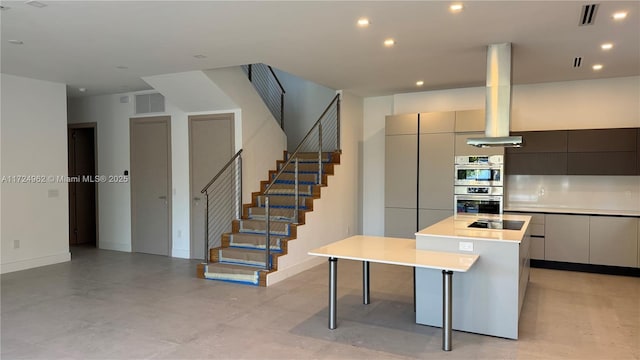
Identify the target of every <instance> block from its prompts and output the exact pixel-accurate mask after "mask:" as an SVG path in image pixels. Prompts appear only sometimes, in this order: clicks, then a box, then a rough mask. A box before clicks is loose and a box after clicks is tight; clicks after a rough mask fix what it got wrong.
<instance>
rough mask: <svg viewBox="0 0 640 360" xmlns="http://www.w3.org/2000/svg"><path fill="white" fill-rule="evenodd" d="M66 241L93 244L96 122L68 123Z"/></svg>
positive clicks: (71, 243) (77, 243)
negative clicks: (67, 228) (67, 220)
mask: <svg viewBox="0 0 640 360" xmlns="http://www.w3.org/2000/svg"><path fill="white" fill-rule="evenodd" d="M68 137H69V139H68V144H69V245H89V246H96V245H97V240H98V232H97V230H98V229H97V216H96V215H97V210H96V209H97V207H96V205H97V199H96V194H97V186H98V183H97V182H94V181H92V179H93V178H94V177H95V175H97V172H96V124H95V123H90V124H73V125H69V131H68Z"/></svg>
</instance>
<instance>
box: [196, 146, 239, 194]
mask: <svg viewBox="0 0 640 360" xmlns="http://www.w3.org/2000/svg"><path fill="white" fill-rule="evenodd" d="M240 154H242V149H240V150H238V152H237V153H236V154H235V155H233V157H232V158H231V160H229V161H228V162H227V163H226V164H225V165H224V166H223V167H222V170H220V171H219V172H218V173H217V174H216V176H214V177H213V179H211V181H209V183H208V184H207V185H206V186H205V187H204V188H203V189H202V190H201V191H200V193H202V194H204V193H205V192H206V191H207V189H208V188H209V187H210V186H211V185H213V183H214V182H216V180H218V178H219V177H220V176H221V175H222V174H223V173H224V171H225V170H227V168H228V167H229V166H231V164H233V162H234V161H235V160H236V159H237V158H238V156H240Z"/></svg>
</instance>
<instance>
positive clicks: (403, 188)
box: [384, 135, 418, 209]
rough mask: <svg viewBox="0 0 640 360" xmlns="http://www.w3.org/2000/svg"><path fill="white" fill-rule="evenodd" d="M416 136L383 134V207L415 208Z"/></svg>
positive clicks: (416, 182)
mask: <svg viewBox="0 0 640 360" xmlns="http://www.w3.org/2000/svg"><path fill="white" fill-rule="evenodd" d="M417 176H418V136H417V135H389V136H385V177H384V179H385V184H384V188H385V192H384V194H385V197H384V198H385V207H399V208H414V209H415V208H417V207H418V204H417V202H418V200H417V196H418V194H417V192H418V181H417Z"/></svg>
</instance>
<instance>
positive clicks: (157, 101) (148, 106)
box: [135, 93, 164, 115]
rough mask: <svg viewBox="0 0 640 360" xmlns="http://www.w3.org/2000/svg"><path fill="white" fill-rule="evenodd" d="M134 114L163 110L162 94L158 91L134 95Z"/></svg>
mask: <svg viewBox="0 0 640 360" xmlns="http://www.w3.org/2000/svg"><path fill="white" fill-rule="evenodd" d="M135 101H136V115H137V114H148V113H161V112H164V96H162V94H160V93H151V94H140V95H136V100H135Z"/></svg>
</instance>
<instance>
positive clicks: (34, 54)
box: [0, 0, 640, 96]
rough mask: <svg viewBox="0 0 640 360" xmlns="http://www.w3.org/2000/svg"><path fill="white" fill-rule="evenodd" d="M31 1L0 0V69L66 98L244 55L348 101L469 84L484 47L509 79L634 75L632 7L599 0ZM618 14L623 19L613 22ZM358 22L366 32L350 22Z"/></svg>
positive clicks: (122, 88) (479, 69)
mask: <svg viewBox="0 0 640 360" xmlns="http://www.w3.org/2000/svg"><path fill="white" fill-rule="evenodd" d="M41 2H42V3H44V4H47V5H48V6H46V7H44V8H36V7H33V6H29V5H27V4H26V3H25V2H24V1H2V5H3V6H5V7H9V9H5V10H2V11H1V12H0V15H1V38H2V43H1V50H2V52H1V61H2V62H1V63H0V65H1V71H2V72H3V73H8V74H14V75H19V76H25V77H32V78H37V79H43V80H49V81H55V82H61V83H66V84H68V90H69V95H70V96H80V95H82V94H81V93H80V92H79V91H78V90H77V89H78V88H80V87H84V88H87V92H86V93H84V95H96V94H105V93H119V92H126V91H133V90H141V89H146V88H148V85H147V84H146V83H145V82H144V81H142V80H141V77H143V76H150V75H158V74H166V73H174V72H182V71H190V70H199V69H211V68H218V67H226V66H232V65H240V64H247V63H256V62H263V63H267V64H269V65H272V66H274V67H276V68H279V69H282V70H284V71H287V72H289V73H292V74H295V75H297V76H299V77H302V78H305V79H308V80H311V81H314V82H316V83H319V84H322V85H324V86H327V87H329V88H333V89H345V90H350V91H352V92H354V93H356V94H359V95H361V96H377V95H388V94H394V93H400V92H409V91H420V90H433V89H446V88H458V87H467V86H481V85H483V84H484V82H485V62H486V59H485V57H486V55H485V54H486V46H487V45H488V44H492V43H501V42H511V43H512V44H513V65H512V70H513V78H512V80H513V83H514V84H525V83H539V82H550V81H565V80H578V79H595V78H609V77H619V76H632V75H640V2H639V1H628V2H625V1H600V6H599V8H598V11H597V14H596V20H595V24H594V25H589V26H578V21H579V18H580V11H581V7H582V5H584V4H586V3H585V2H581V1H563V2H557V1H532V2H529V1H496V2H490V1H466V2H462V3H463V4H464V6H465V8H464V11H462V12H461V13H458V14H452V13H451V12H449V10H448V7H449V5H450V4H451V2H446V1H410V2H404V1H360V2H353V1H286V2H276V1H259V2H247V1H228V2H222V1H135V2H134V1H47V0H41ZM619 10H625V11H628V16H627V18H626V19H625V20H623V21H614V20H613V19H612V17H611V15H612V14H613V13H614V12H616V11H619ZM361 16H366V17H369V18H370V19H371V22H372V24H371V25H370V26H369V27H368V28H358V27H357V26H356V21H357V19H358V18H359V17H361ZM387 37H393V38H395V39H396V41H397V44H396V46H394V47H393V48H385V47H384V46H383V45H382V42H383V40H384V39H385V38H387ZM8 40H21V41H23V42H24V44H23V45H13V44H10V43H9V42H8ZM604 42H612V43H613V44H614V47H613V49H612V50H610V51H608V52H604V51H602V50H601V49H600V45H601V44H602V43H604ZM198 54H201V55H205V56H207V58H205V59H197V58H194V57H193V56H194V55H198ZM576 56H581V57H582V58H583V66H582V67H581V68H577V69H575V68H573V58H574V57H576ZM595 63H601V64H603V65H604V68H603V69H602V70H601V71H599V72H594V71H593V70H592V69H591V65H592V64H595ZM117 66H126V67H127V69H118V68H117ZM417 80H424V82H425V85H424V86H423V87H422V88H417V87H416V86H415V82H416V81H417Z"/></svg>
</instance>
